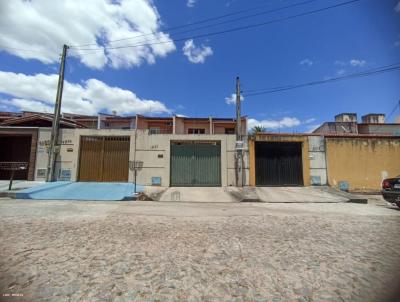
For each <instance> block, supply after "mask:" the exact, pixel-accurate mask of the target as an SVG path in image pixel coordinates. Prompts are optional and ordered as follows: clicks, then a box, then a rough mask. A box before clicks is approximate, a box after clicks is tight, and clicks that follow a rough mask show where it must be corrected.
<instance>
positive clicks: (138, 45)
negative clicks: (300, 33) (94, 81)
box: [79, 0, 362, 52]
mask: <svg viewBox="0 0 400 302" xmlns="http://www.w3.org/2000/svg"><path fill="white" fill-rule="evenodd" d="M360 1H362V0H350V1H346V2H342V3H338V4H335V5H331V6H327V7H323V8H320V9H315V10H311V11H307V12H304V13H300V14H296V15H292V16H288V17H283V18H279V19H275V20H270V21H266V22H261V23H256V24H250V25H246V26H240V27H235V28H230V29H226V30H221V31H216V32H210V33H204V34H199V35H194V36H191V37H185V38H179V39H170V40H168V41H160V42H155V43H142V44H133V45H125V46H114V47H101V48H86V49H85V48H82V49H79V50H80V51H91V52H97V51H104V50H112V49H123V48H134V47H141V46H150V45H159V44H167V43H173V42H179V41H185V40H188V39H198V38H203V37H210V36H216V35H221V34H226V33H230V32H236V31H241V30H246V29H251V28H256V27H261V26H265V25H269V24H273V23H278V22H282V21H287V20H291V19H295V18H299V17H303V16H307V15H312V14H316V13H320V12H323V11H327V10H329V9H334V8H338V7H342V6H346V5H350V4H353V3H356V2H360Z"/></svg>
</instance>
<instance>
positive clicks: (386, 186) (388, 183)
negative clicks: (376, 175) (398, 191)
mask: <svg viewBox="0 0 400 302" xmlns="http://www.w3.org/2000/svg"><path fill="white" fill-rule="evenodd" d="M391 187H392V186H391V185H390V181H388V180H387V179H385V180H384V181H383V182H382V189H390V188H391Z"/></svg>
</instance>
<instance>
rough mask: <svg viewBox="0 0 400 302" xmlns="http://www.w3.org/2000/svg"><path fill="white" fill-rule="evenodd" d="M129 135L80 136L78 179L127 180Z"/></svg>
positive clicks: (99, 180) (100, 180)
mask: <svg viewBox="0 0 400 302" xmlns="http://www.w3.org/2000/svg"><path fill="white" fill-rule="evenodd" d="M129 144H130V138H129V136H82V137H81V143H80V160H79V174H78V180H79V181H98V182H127V181H128V175H129Z"/></svg>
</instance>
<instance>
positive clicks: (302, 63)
mask: <svg viewBox="0 0 400 302" xmlns="http://www.w3.org/2000/svg"><path fill="white" fill-rule="evenodd" d="M313 64H314V62H313V61H311V60H310V59H304V60H301V61H300V65H307V66H312V65H313Z"/></svg>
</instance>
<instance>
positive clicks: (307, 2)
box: [71, 0, 319, 49]
mask: <svg viewBox="0 0 400 302" xmlns="http://www.w3.org/2000/svg"><path fill="white" fill-rule="evenodd" d="M316 1H319V0H308V1H303V2H298V3H294V4H291V5H287V6H283V7H280V8H276V9H270V10H267V11H262V12H259V13H255V14H251V15H247V16H243V17H239V18H235V19H230V20H226V21H222V22H218V23H214V24H209V25H205V26H201V27H195V28H192V29H189V30H185V31H180V32H177V33H171V32H172V31H174V30H176V29H180V28H185V27H191V26H193V25H197V24H202V23H208V22H209V21H212V20H218V19H223V18H226V17H227V16H232V15H237V14H242V13H244V12H247V11H252V10H255V9H258V8H260V7H264V6H266V5H262V6H259V7H258V8H251V9H246V10H242V11H240V12H236V13H231V14H226V15H222V16H219V17H214V18H209V19H205V20H202V21H198V22H193V23H189V24H186V25H180V26H175V27H171V28H169V29H164V30H163V31H165V32H167V33H169V34H173V35H179V34H185V33H189V32H193V31H198V30H200V29H206V28H210V27H215V26H219V25H223V24H227V23H232V22H236V21H240V20H244V19H249V18H253V17H257V16H261V15H266V14H270V13H275V12H278V11H282V10H286V9H290V8H294V7H297V6H302V5H307V4H310V3H313V2H316ZM155 34H156V32H154V31H153V32H150V33H146V34H140V35H136V36H132V37H127V38H122V39H117V40H110V41H107V43H108V44H110V43H115V42H121V41H126V40H131V39H137V38H141V37H146V36H153V35H155ZM152 41H157V40H152ZM147 42H149V41H147ZM150 42H151V41H150ZM82 46H97V43H91V44H81V45H73V46H71V47H72V48H75V49H79V48H80V47H82Z"/></svg>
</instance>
